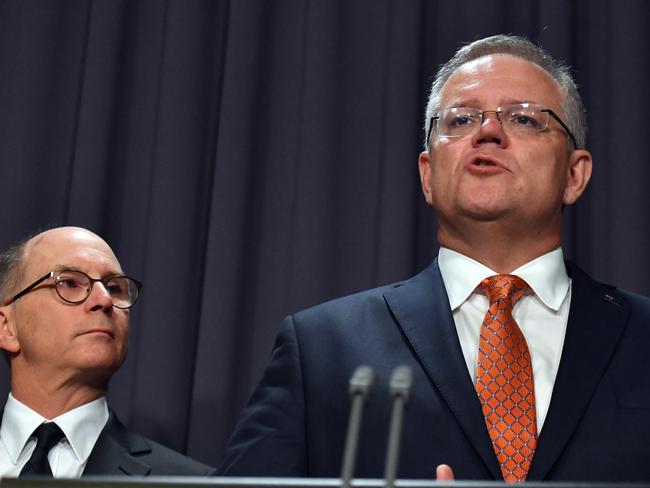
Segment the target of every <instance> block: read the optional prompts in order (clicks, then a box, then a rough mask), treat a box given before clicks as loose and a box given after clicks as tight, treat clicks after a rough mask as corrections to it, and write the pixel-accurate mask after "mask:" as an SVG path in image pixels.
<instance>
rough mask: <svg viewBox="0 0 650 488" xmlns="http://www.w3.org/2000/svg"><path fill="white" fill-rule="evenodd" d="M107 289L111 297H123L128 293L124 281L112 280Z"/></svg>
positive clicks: (107, 284)
mask: <svg viewBox="0 0 650 488" xmlns="http://www.w3.org/2000/svg"><path fill="white" fill-rule="evenodd" d="M106 289H107V290H108V292H109V293H110V294H111V295H121V294H124V293H126V290H127V285H126V283H125V282H124V281H123V280H111V281H109V282H108V283H106Z"/></svg>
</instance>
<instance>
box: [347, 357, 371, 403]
mask: <svg viewBox="0 0 650 488" xmlns="http://www.w3.org/2000/svg"><path fill="white" fill-rule="evenodd" d="M374 381H375V370H374V369H372V367H371V366H366V365H361V366H358V367H357V369H355V370H354V373H352V376H351V377H350V395H351V396H354V395H363V396H364V397H365V396H366V395H367V394H368V392H369V391H370V388H371V387H372V384H373V383H374Z"/></svg>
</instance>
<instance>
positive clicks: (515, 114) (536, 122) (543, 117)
mask: <svg viewBox="0 0 650 488" xmlns="http://www.w3.org/2000/svg"><path fill="white" fill-rule="evenodd" d="M543 108H544V107H542V106H541V105H533V104H530V103H521V104H517V105H509V106H507V107H503V109H501V111H502V113H503V115H502V120H503V122H504V123H505V124H507V125H508V127H510V128H512V129H513V130H515V131H517V132H540V131H543V130H544V129H546V127H547V125H548V113H547V112H542V109H543Z"/></svg>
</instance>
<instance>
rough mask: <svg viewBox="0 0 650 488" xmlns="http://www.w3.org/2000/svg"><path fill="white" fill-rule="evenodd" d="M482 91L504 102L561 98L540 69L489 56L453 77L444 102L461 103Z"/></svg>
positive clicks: (521, 61)
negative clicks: (497, 96)
mask: <svg viewBox="0 0 650 488" xmlns="http://www.w3.org/2000/svg"><path fill="white" fill-rule="evenodd" d="M483 89H487V90H490V91H491V93H492V94H494V95H496V94H497V93H500V94H501V97H502V99H503V101H504V102H505V101H510V102H523V101H537V102H542V100H539V99H538V100H535V98H539V97H540V96H541V97H542V98H549V97H552V98H554V99H555V98H557V97H559V98H560V99H561V98H562V92H561V89H560V86H559V84H558V82H557V81H556V80H555V79H554V78H553V77H552V76H551V75H550V73H548V72H547V71H546V70H545V69H544V68H542V67H541V66H539V65H537V64H535V63H533V62H531V61H528V60H526V59H523V58H520V57H517V56H512V55H510V54H489V55H486V56H481V57H480V58H477V59H473V60H471V61H468V62H467V63H464V64H463V65H461V66H460V67H458V69H456V71H454V72H453V73H452V75H451V76H450V77H449V79H448V80H447V82H446V83H445V85H444V86H443V88H442V91H441V96H442V98H443V99H445V100H449V99H452V98H456V99H462V98H464V97H472V96H474V95H476V93H481V91H482V90H483Z"/></svg>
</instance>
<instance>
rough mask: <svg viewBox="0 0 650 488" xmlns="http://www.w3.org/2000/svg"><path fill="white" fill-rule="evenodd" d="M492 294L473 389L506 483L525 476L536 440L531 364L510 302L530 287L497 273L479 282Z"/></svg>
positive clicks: (482, 329) (481, 339)
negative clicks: (477, 397)
mask: <svg viewBox="0 0 650 488" xmlns="http://www.w3.org/2000/svg"><path fill="white" fill-rule="evenodd" d="M479 286H480V287H481V288H482V289H483V291H484V292H485V294H486V295H487V296H488V299H489V300H490V308H488V311H487V312H486V314H485V318H484V319H483V326H482V327H481V337H480V339H479V346H478V368H477V371H476V378H477V381H476V392H477V393H478V396H479V399H480V400H481V404H482V405H483V415H484V416H485V424H486V425H487V428H488V431H489V433H490V438H491V439H492V444H493V446H494V452H495V453H496V455H497V460H498V461H499V464H500V465H501V473H502V474H503V479H504V480H506V481H507V482H508V483H515V482H518V481H525V480H526V475H527V474H528V469H529V468H530V463H531V461H532V460H533V455H534V454H535V447H536V446H537V420H536V415H535V387H534V383H533V367H532V364H531V362H530V352H529V351H528V345H527V344H526V339H524V335H523V334H522V333H521V330H520V329H519V326H518V325H517V322H515V319H514V318H513V317H512V307H513V306H514V305H515V303H517V301H518V300H519V299H520V298H521V297H523V296H524V295H526V294H527V293H529V291H530V287H529V286H528V284H527V283H526V282H525V281H524V280H522V279H521V278H519V277H518V276H513V275H497V276H491V277H489V278H486V279H484V280H483V281H482V282H481V284H480V285H479Z"/></svg>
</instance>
